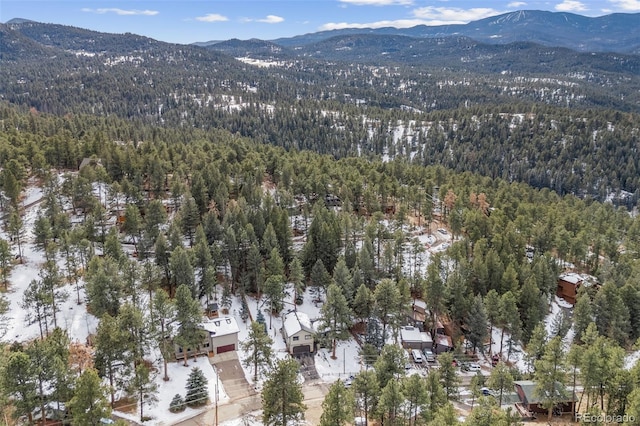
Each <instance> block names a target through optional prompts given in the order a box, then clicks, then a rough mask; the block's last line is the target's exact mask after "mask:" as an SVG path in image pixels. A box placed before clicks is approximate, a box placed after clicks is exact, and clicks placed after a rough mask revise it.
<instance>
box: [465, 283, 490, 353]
mask: <svg viewBox="0 0 640 426" xmlns="http://www.w3.org/2000/svg"><path fill="white" fill-rule="evenodd" d="M466 323H467V324H468V326H469V332H468V333H467V339H469V342H470V343H471V344H472V345H473V353H474V354H475V353H476V348H478V347H480V352H482V353H484V342H485V340H486V339H487V337H488V336H489V333H488V332H487V326H488V322H487V313H486V312H485V309H484V303H483V302H482V297H480V295H477V296H476V297H475V298H474V299H473V303H472V304H471V309H470V310H469V318H468V320H467V322H466Z"/></svg>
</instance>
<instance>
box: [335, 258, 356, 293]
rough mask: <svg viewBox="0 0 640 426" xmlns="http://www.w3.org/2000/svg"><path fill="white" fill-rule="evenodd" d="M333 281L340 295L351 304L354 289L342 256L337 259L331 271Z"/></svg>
mask: <svg viewBox="0 0 640 426" xmlns="http://www.w3.org/2000/svg"><path fill="white" fill-rule="evenodd" d="M333 281H334V282H335V283H336V285H337V286H338V287H339V288H340V290H342V293H343V294H344V297H345V298H346V299H347V302H348V303H349V304H351V303H352V302H353V297H354V293H355V288H353V278H352V277H351V272H349V268H347V263H346V262H345V259H344V256H341V257H340V258H339V259H338V263H337V264H336V267H335V269H334V270H333Z"/></svg>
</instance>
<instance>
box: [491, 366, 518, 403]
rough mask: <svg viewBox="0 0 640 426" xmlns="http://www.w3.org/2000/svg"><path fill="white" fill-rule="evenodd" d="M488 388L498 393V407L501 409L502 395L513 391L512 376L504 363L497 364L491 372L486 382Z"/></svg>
mask: <svg viewBox="0 0 640 426" xmlns="http://www.w3.org/2000/svg"><path fill="white" fill-rule="evenodd" d="M487 385H488V386H489V388H491V389H493V390H495V391H498V392H499V394H500V396H499V397H498V407H502V395H503V393H504V392H505V391H507V392H509V391H511V389H513V376H512V375H511V371H510V370H509V367H508V366H507V364H505V363H504V362H499V363H498V364H497V365H496V366H495V367H494V368H493V369H492V370H491V375H490V376H489V380H488V381H487Z"/></svg>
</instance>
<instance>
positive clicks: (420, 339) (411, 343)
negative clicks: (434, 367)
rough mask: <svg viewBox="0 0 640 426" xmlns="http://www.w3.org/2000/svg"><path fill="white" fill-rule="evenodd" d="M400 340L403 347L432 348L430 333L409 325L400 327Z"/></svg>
mask: <svg viewBox="0 0 640 426" xmlns="http://www.w3.org/2000/svg"><path fill="white" fill-rule="evenodd" d="M400 342H401V343H402V347H403V348H405V349H420V350H422V349H429V350H432V349H433V339H431V335H430V334H429V333H427V332H425V331H420V329H418V328H416V327H413V326H411V325H407V326H404V327H402V328H401V329H400Z"/></svg>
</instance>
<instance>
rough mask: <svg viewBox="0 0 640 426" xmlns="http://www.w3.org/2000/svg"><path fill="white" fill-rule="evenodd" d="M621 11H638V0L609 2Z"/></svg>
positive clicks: (639, 0)
mask: <svg viewBox="0 0 640 426" xmlns="http://www.w3.org/2000/svg"><path fill="white" fill-rule="evenodd" d="M609 1H610V2H611V3H613V4H615V5H616V6H618V7H619V8H620V9H622V10H627V11H630V12H636V11H640V0H609Z"/></svg>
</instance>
